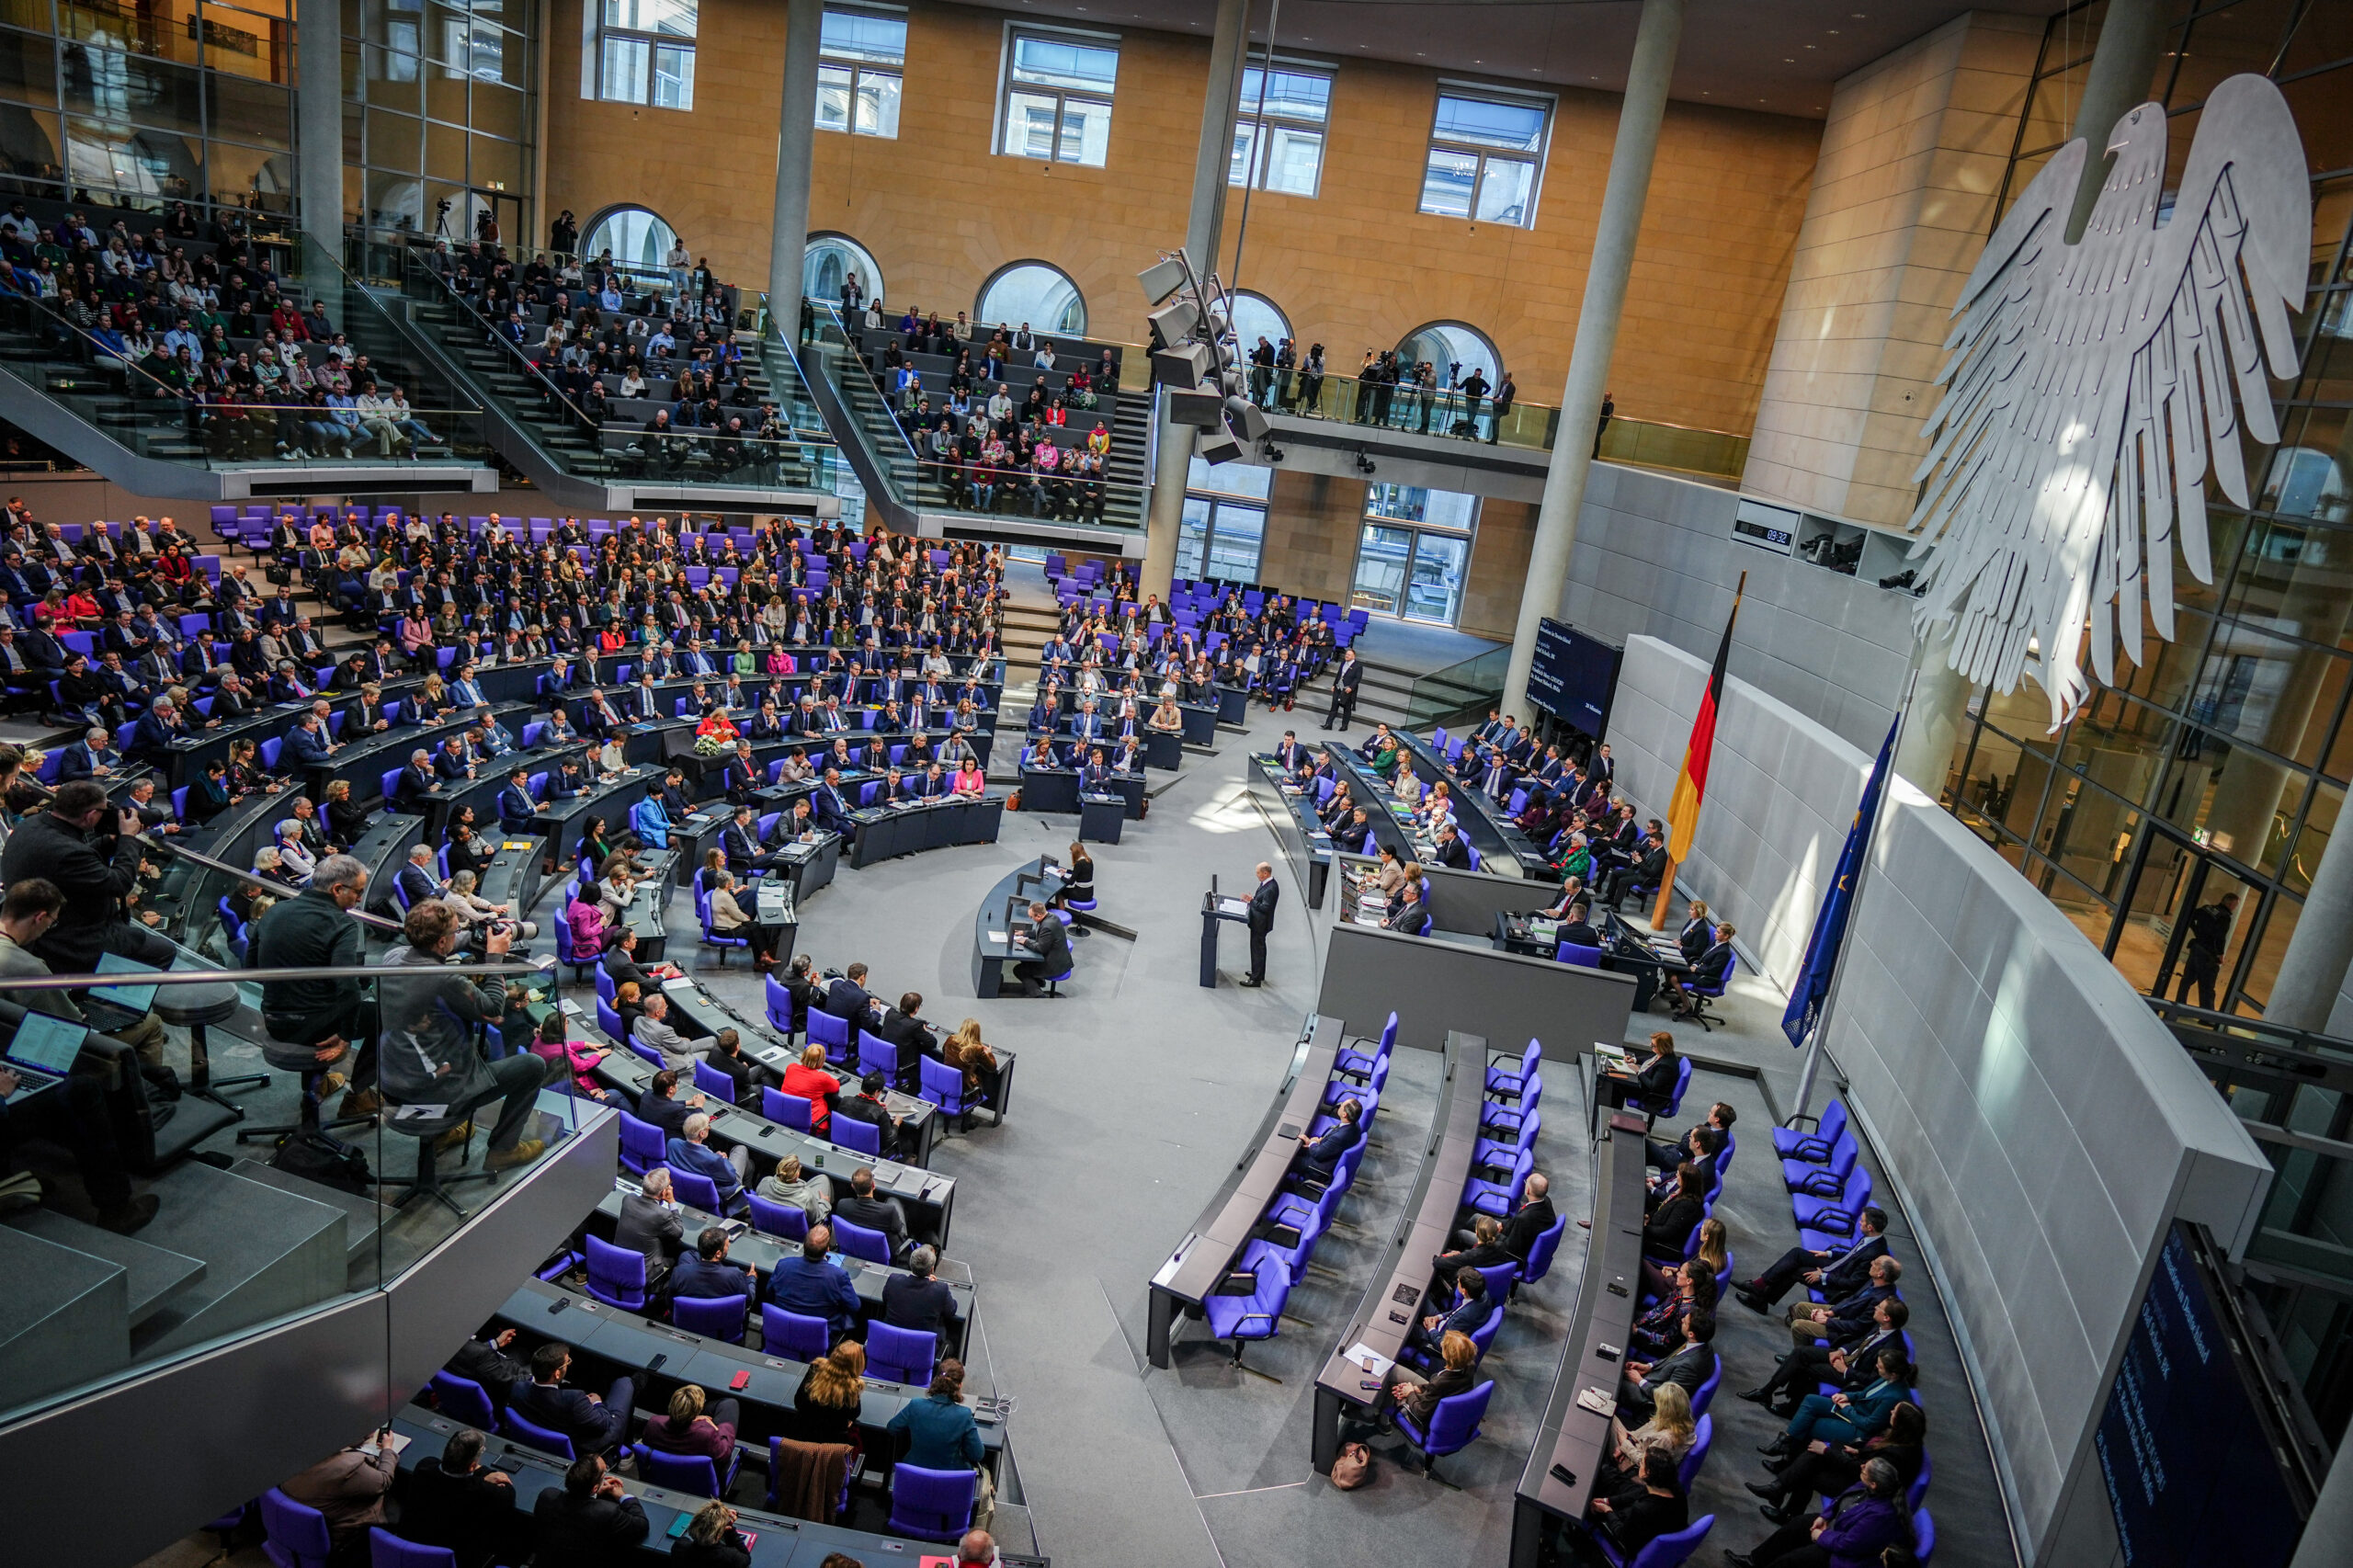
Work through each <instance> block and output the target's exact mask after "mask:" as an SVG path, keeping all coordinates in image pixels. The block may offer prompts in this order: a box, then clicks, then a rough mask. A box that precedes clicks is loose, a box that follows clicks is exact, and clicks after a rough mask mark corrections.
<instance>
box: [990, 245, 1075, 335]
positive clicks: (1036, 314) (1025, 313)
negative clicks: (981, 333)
mask: <svg viewBox="0 0 2353 1568" xmlns="http://www.w3.org/2000/svg"><path fill="white" fill-rule="evenodd" d="M972 318H973V320H974V321H975V322H976V323H977V324H980V325H983V326H995V325H997V324H1000V323H1002V324H1005V325H1006V326H1011V327H1018V326H1019V325H1020V324H1022V323H1023V322H1028V323H1029V328H1030V330H1031V331H1032V332H1037V333H1051V334H1054V335H1057V336H1062V337H1084V336H1086V300H1085V298H1083V297H1082V296H1081V295H1080V294H1079V291H1078V285H1077V284H1075V283H1074V282H1072V281H1071V280H1070V275H1069V274H1067V273H1065V272H1063V270H1062V268H1060V267H1049V266H1047V265H1046V264H1045V263H1044V262H1042V261H1017V262H1015V263H1014V264H1013V265H1012V266H1011V267H1006V268H1004V269H1002V270H1001V271H999V272H998V273H997V275H996V276H995V277H994V278H990V279H989V280H988V282H987V283H986V284H985V285H984V286H983V288H982V290H981V302H980V305H979V308H977V309H976V310H974V311H973V312H972Z"/></svg>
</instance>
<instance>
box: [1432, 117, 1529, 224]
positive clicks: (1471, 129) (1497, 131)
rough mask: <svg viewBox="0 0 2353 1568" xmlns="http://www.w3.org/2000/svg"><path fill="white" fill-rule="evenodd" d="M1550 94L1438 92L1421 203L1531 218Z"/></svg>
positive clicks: (1496, 218) (1455, 211) (1497, 217)
mask: <svg viewBox="0 0 2353 1568" xmlns="http://www.w3.org/2000/svg"><path fill="white" fill-rule="evenodd" d="M1551 129H1552V100H1551V99H1550V98H1536V97H1523V96H1521V95H1519V94H1516V93H1501V92H1492V91H1485V90H1476V91H1473V90H1467V89H1462V88H1449V89H1445V90H1442V91H1440V92H1439V94H1438V114H1437V118H1436V119H1434V120H1433V121H1432V122H1431V125H1430V155H1429V163H1428V165H1427V167H1426V168H1425V169H1424V171H1423V174H1422V210H1423V211H1425V212H1430V213H1435V214H1436V215H1438V217H1441V218H1468V219H1471V220H1472V222H1479V223H1509V224H1512V225H1514V226H1515V227H1518V228H1522V229H1528V228H1533V227H1535V224H1536V187H1537V184H1538V176H1539V173H1540V171H1541V170H1542V168H1543V166H1544V142H1545V137H1546V135H1547V134H1548V132H1549V131H1551Z"/></svg>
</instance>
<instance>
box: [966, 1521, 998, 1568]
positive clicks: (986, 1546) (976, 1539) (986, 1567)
mask: <svg viewBox="0 0 2353 1568" xmlns="http://www.w3.org/2000/svg"><path fill="white" fill-rule="evenodd" d="M996 1561H997V1556H996V1538H995V1536H993V1535H991V1534H989V1532H988V1531H986V1530H966V1531H965V1532H964V1533H963V1535H962V1537H961V1538H960V1539H959V1540H957V1542H956V1568H995V1562H996Z"/></svg>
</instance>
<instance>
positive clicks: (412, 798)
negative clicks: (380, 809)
mask: <svg viewBox="0 0 2353 1568" xmlns="http://www.w3.org/2000/svg"><path fill="white" fill-rule="evenodd" d="M440 789H441V781H440V780H439V779H438V778H435V777H434V776H433V754H432V753H431V752H429V751H426V749H425V748H424V747H422V746H419V747H418V748H417V749H416V750H415V751H413V752H411V753H409V754H408V766H407V767H404V768H402V769H401V770H400V773H399V775H398V776H397V777H396V778H393V780H392V810H394V811H396V812H406V813H409V814H412V815H415V816H422V815H424V814H425V802H426V800H427V799H429V798H430V797H432V796H433V795H436V794H438V793H439V792H440Z"/></svg>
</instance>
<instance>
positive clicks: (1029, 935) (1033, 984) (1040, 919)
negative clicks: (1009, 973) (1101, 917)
mask: <svg viewBox="0 0 2353 1568" xmlns="http://www.w3.org/2000/svg"><path fill="white" fill-rule="evenodd" d="M1013 944H1014V946H1015V947H1017V948H1020V949H1026V950H1027V951H1029V952H1032V953H1035V954H1037V955H1038V956H1037V957H1036V958H1034V959H1026V960H1023V961H1021V962H1019V963H1017V964H1015V965H1014V966H1013V977H1014V978H1015V979H1016V980H1018V981H1019V982H1021V994H1023V995H1024V996H1028V997H1030V998H1032V999H1035V998H1037V997H1040V996H1042V995H1044V994H1046V982H1047V981H1049V980H1059V979H1061V978H1062V977H1063V975H1065V974H1068V973H1069V972H1070V969H1071V954H1070V932H1069V930H1068V929H1067V928H1065V927H1064V926H1063V923H1062V922H1061V921H1060V920H1058V919H1056V918H1055V917H1054V916H1053V915H1051V913H1050V912H1049V911H1048V910H1047V908H1046V906H1045V905H1044V904H1042V903H1031V904H1030V905H1029V926H1028V927H1027V928H1026V929H1024V930H1022V931H1020V932H1018V933H1017V934H1016V936H1015V937H1014V938H1013Z"/></svg>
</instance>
